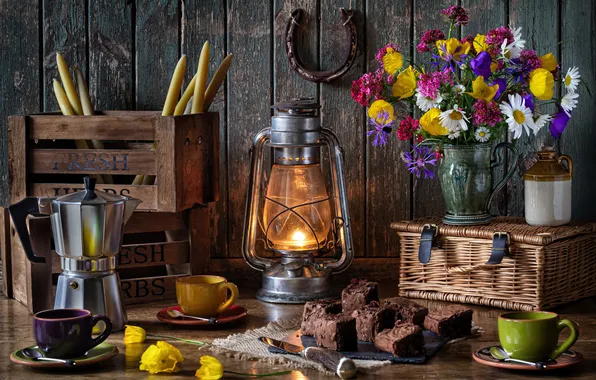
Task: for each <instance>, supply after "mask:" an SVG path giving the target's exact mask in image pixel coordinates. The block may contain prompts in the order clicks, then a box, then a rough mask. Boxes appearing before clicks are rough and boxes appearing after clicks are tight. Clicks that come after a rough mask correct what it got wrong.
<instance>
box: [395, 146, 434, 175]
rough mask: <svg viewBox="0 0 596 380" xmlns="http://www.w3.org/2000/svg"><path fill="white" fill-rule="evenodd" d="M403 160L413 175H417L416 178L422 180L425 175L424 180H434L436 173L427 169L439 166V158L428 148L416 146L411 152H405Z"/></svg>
mask: <svg viewBox="0 0 596 380" xmlns="http://www.w3.org/2000/svg"><path fill="white" fill-rule="evenodd" d="M401 158H402V160H403V161H404V162H405V164H406V168H407V169H408V171H409V172H410V173H412V174H416V178H420V175H421V174H424V178H434V177H435V173H434V172H433V171H432V170H431V169H430V168H428V167H427V165H428V166H436V165H437V156H436V154H435V152H433V151H432V150H431V149H430V148H429V147H427V146H415V147H414V149H413V150H412V151H411V152H403V153H402V157H401Z"/></svg>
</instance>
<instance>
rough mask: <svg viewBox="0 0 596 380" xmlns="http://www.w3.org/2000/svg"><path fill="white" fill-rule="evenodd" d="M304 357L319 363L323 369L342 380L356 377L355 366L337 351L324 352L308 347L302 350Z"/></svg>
mask: <svg viewBox="0 0 596 380" xmlns="http://www.w3.org/2000/svg"><path fill="white" fill-rule="evenodd" d="M304 357H305V358H307V359H309V360H312V361H315V362H318V363H321V364H323V365H324V366H325V368H327V369H329V370H331V371H333V372H335V373H336V374H337V376H339V377H340V378H342V379H351V378H352V377H355V376H356V364H354V361H353V360H352V359H348V358H346V357H345V356H343V355H342V354H341V353H339V352H337V351H331V350H326V349H324V348H320V347H308V348H306V349H305V350H304Z"/></svg>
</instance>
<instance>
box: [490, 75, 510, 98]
mask: <svg viewBox="0 0 596 380" xmlns="http://www.w3.org/2000/svg"><path fill="white" fill-rule="evenodd" d="M492 84H493V85H495V84H497V85H499V89H498V90H497V93H496V94H495V99H499V96H501V94H502V93H504V92H505V90H507V80H506V79H505V78H497V79H493V80H492Z"/></svg>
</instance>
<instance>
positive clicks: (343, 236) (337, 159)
mask: <svg viewBox="0 0 596 380" xmlns="http://www.w3.org/2000/svg"><path fill="white" fill-rule="evenodd" d="M321 136H322V140H323V141H324V142H325V143H326V145H327V146H328V147H329V162H330V165H331V167H332V168H333V169H335V170H331V175H332V176H331V185H332V188H333V193H334V194H338V195H339V197H336V196H334V197H333V202H334V207H335V217H336V219H338V220H341V221H342V223H341V225H340V226H339V228H338V229H337V234H338V237H339V241H340V242H341V251H342V255H341V257H340V258H339V260H326V261H323V262H322V264H325V265H327V267H328V268H329V269H331V271H332V272H333V273H341V272H343V271H345V270H346V269H347V268H348V267H349V266H350V265H351V264H352V261H353V260H354V251H353V247H352V228H351V226H350V213H349V211H348V195H347V194H346V180H345V177H344V172H343V167H344V153H343V150H342V149H341V147H340V146H339V140H338V138H337V136H336V135H335V133H333V131H331V130H329V129H327V128H321Z"/></svg>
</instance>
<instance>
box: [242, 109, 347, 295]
mask: <svg viewBox="0 0 596 380" xmlns="http://www.w3.org/2000/svg"><path fill="white" fill-rule="evenodd" d="M320 108H321V107H320V105H319V104H318V103H316V102H314V100H313V99H298V100H292V101H289V102H284V103H278V104H275V105H274V106H273V109H274V113H275V114H274V116H273V117H272V118H271V127H270V128H265V129H263V130H262V131H260V132H259V133H258V134H257V135H256V136H255V138H254V140H253V146H252V149H251V171H250V178H249V185H248V192H247V203H246V214H245V219H244V239H243V244H242V254H243V255H244V259H245V260H246V262H247V263H248V264H249V265H250V266H251V267H252V268H254V269H256V270H259V271H262V272H263V283H262V288H261V289H260V290H259V291H258V293H257V299H259V300H262V301H267V302H276V303H304V302H306V301H310V300H314V299H325V298H332V297H333V295H334V294H333V291H332V274H334V273H340V272H342V271H344V270H346V269H347V268H348V267H349V266H350V264H351V263H352V260H353V258H354V252H353V249H352V234H351V228H350V215H349V213H348V198H347V193H346V183H345V179H344V173H343V152H342V150H341V148H340V146H339V142H338V138H337V136H336V135H335V134H334V133H333V132H332V131H330V130H329V129H326V128H322V127H321V119H320V115H319V109H320ZM266 148H270V150H269V152H270V155H269V156H270V160H269V161H270V165H266V162H265V154H266V153H267V152H268V150H267V149H266ZM322 151H326V152H327V153H328V158H329V159H328V162H329V166H330V170H329V176H328V179H329V180H328V181H326V180H325V176H324V174H323V170H322V169H323V166H322V164H321V162H322V160H321V153H322ZM269 166H270V170H267V168H269ZM258 253H262V254H264V255H259V254H258ZM264 256H267V257H264Z"/></svg>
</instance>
